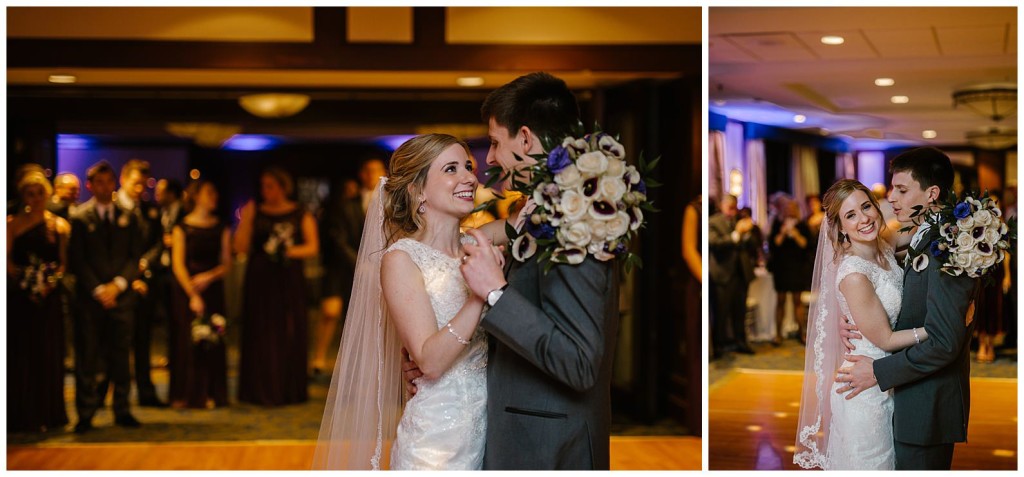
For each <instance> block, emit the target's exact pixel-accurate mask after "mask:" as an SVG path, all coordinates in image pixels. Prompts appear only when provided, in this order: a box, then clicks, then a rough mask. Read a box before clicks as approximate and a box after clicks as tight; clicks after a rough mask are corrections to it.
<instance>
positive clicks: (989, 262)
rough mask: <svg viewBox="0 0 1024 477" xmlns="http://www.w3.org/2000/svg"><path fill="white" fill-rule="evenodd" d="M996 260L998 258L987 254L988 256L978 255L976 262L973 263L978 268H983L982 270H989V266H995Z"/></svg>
mask: <svg viewBox="0 0 1024 477" xmlns="http://www.w3.org/2000/svg"><path fill="white" fill-rule="evenodd" d="M998 258H999V257H997V256H996V255H995V254H991V253H990V254H988V255H979V256H978V260H977V261H976V262H975V265H977V266H978V267H980V268H983V269H984V268H989V267H991V266H993V265H995V264H996V260H997V259H998Z"/></svg>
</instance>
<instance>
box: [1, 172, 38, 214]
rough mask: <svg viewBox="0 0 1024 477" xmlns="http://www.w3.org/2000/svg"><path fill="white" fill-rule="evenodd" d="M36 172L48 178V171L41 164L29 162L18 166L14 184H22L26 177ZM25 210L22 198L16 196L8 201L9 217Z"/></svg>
mask: <svg viewBox="0 0 1024 477" xmlns="http://www.w3.org/2000/svg"><path fill="white" fill-rule="evenodd" d="M34 172H38V173H40V174H42V175H43V177H46V169H43V166H40V165H39V164H36V163H34V162H29V163H27V164H22V165H20V166H18V168H17V169H15V170H14V182H13V183H14V184H17V183H18V182H21V179H22V178H24V177H25V175H27V174H29V173H34ZM23 208H25V204H23V203H22V201H21V197H20V196H18V195H15V196H14V197H12V198H10V199H8V200H7V215H14V214H17V213H18V212H19V210H20V209H23Z"/></svg>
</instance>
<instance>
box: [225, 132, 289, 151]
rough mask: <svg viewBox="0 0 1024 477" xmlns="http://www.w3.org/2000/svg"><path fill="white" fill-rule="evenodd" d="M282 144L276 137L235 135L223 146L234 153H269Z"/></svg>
mask: <svg viewBox="0 0 1024 477" xmlns="http://www.w3.org/2000/svg"><path fill="white" fill-rule="evenodd" d="M280 142H281V140H280V139H278V138H276V137H274V136H264V135H260V134H235V135H234V136H231V139H228V140H227V141H224V144H223V145H222V146H221V147H222V148H224V149H229V150H232V151H268V150H270V149H273V148H275V147H277V145H278V144H279V143H280Z"/></svg>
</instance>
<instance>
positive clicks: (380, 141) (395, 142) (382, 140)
mask: <svg viewBox="0 0 1024 477" xmlns="http://www.w3.org/2000/svg"><path fill="white" fill-rule="evenodd" d="M414 137H416V136H415V135H412V134H398V135H394V136H380V137H379V138H377V145H378V146H381V147H383V148H387V150H388V151H391V152H394V151H395V149H398V146H401V145H402V144H405V141H408V140H410V139H412V138H414Z"/></svg>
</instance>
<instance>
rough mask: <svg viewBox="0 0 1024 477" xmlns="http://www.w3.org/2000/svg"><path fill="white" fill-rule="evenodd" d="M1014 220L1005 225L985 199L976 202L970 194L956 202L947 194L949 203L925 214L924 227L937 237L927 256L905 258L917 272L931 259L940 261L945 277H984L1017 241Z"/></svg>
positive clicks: (917, 211) (951, 195) (997, 211)
mask: <svg viewBox="0 0 1024 477" xmlns="http://www.w3.org/2000/svg"><path fill="white" fill-rule="evenodd" d="M921 213H922V212H921V208H917V210H916V211H915V212H914V216H915V217H916V216H918V215H920V214H921ZM1015 220H1016V219H1015V218H1014V219H1010V224H1009V225H1008V224H1007V223H1006V222H1005V221H1004V220H1003V213H1002V211H1000V210H999V207H998V206H997V205H996V203H995V201H994V200H992V198H990V197H988V196H987V195H985V196H984V197H982V198H981V199H975V198H974V196H973V195H972V194H965V195H964V198H963V199H957V198H956V195H955V194H953V193H950V198H949V199H948V200H946V201H943V202H940V203H939V210H938V211H937V212H936V213H934V214H931V213H928V214H925V219H924V223H927V224H928V225H929V226H930V227H937V228H938V230H939V237H938V238H937V239H935V240H933V241H932V243H931V245H930V247H929V248H928V251H927V253H921V254H919V255H917V256H916V257H910V255H908V256H907V258H908V259H910V260H912V264H913V267H914V270H916V271H921V270H924V269H925V268H927V267H928V261H929V255H930V256H931V257H933V258H935V259H937V260H939V261H940V262H939V263H941V264H942V268H941V270H942V271H943V272H945V273H948V274H950V275H953V276H960V275H963V274H967V276H969V277H971V278H981V277H985V276H987V275H988V274H989V272H991V271H992V270H993V269H994V268H995V266H996V265H998V264H1000V263H1002V262H1003V260H1005V259H1006V251H1007V250H1009V249H1010V243H1011V242H1012V241H1014V240H1015V238H1016V237H1015V235H1016V233H1015V232H1014V231H1013V229H1015V228H1016V227H1015V225H1016V224H1015Z"/></svg>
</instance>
